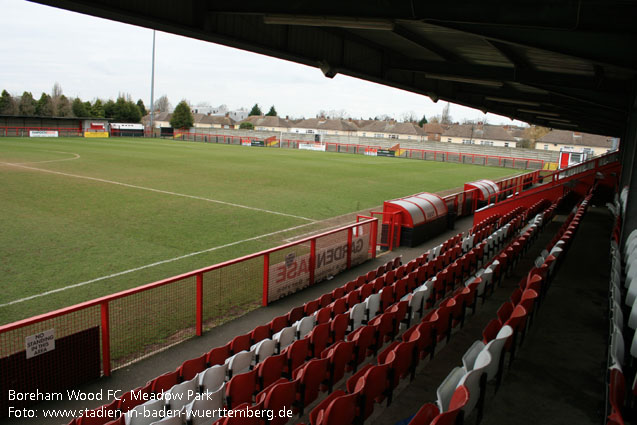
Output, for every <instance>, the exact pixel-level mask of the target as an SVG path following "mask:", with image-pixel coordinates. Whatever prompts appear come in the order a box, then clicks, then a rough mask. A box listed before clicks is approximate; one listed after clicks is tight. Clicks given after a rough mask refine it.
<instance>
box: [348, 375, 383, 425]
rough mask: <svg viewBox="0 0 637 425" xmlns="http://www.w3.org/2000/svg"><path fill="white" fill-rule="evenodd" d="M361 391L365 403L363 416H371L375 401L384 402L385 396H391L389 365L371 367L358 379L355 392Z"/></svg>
mask: <svg viewBox="0 0 637 425" xmlns="http://www.w3.org/2000/svg"><path fill="white" fill-rule="evenodd" d="M358 391H360V392H361V395H362V396H363V397H364V398H363V399H364V400H365V404H364V406H363V409H362V412H361V416H362V417H363V419H367V418H369V416H370V415H371V414H372V412H373V410H374V403H382V401H383V400H384V399H385V398H389V397H391V393H390V386H389V365H387V364H384V365H377V366H372V367H370V368H369V369H368V370H367V372H366V373H365V375H364V376H363V377H362V378H360V379H359V380H358V382H357V383H356V387H355V388H354V392H358Z"/></svg>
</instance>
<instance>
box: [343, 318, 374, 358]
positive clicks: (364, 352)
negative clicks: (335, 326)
mask: <svg viewBox="0 0 637 425" xmlns="http://www.w3.org/2000/svg"><path fill="white" fill-rule="evenodd" d="M375 335H376V329H375V328H374V326H370V325H366V326H361V327H360V328H358V330H356V331H355V332H353V333H352V334H350V335H348V339H350V341H352V342H353V343H354V366H358V365H359V364H361V363H362V362H363V361H364V360H365V358H366V357H367V356H368V355H369V354H368V352H370V351H371V349H372V348H373V346H374V337H375ZM350 336H351V338H350Z"/></svg>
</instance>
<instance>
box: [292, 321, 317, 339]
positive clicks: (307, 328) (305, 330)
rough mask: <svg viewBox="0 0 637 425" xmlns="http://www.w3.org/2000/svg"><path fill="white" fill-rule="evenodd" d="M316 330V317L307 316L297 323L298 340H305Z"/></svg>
mask: <svg viewBox="0 0 637 425" xmlns="http://www.w3.org/2000/svg"><path fill="white" fill-rule="evenodd" d="M312 329H314V317H313V316H307V317H304V318H302V319H301V320H299V321H298V322H296V339H303V338H305V337H306V336H307V334H309V333H310V332H312Z"/></svg>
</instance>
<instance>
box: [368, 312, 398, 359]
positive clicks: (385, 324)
mask: <svg viewBox="0 0 637 425" xmlns="http://www.w3.org/2000/svg"><path fill="white" fill-rule="evenodd" d="M394 317H395V314H394V313H391V312H385V313H383V314H381V315H379V316H376V317H375V318H374V319H373V320H371V321H370V322H369V324H370V325H371V326H373V327H374V330H375V331H376V333H375V337H374V352H375V353H376V352H378V349H379V348H380V347H382V346H383V344H384V343H385V342H386V341H389V340H391V339H392V338H393V333H394Z"/></svg>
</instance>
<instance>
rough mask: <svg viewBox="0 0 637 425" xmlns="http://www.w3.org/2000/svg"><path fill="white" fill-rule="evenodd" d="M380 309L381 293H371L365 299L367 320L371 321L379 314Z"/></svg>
mask: <svg viewBox="0 0 637 425" xmlns="http://www.w3.org/2000/svg"><path fill="white" fill-rule="evenodd" d="M379 310H380V294H371V295H370V296H369V297H367V299H366V300H365V315H366V316H367V321H368V322H369V321H370V320H372V319H373V318H374V317H376V315H377V314H378V311H379Z"/></svg>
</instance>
